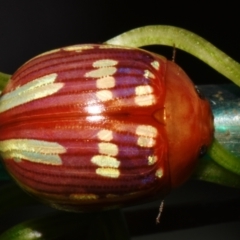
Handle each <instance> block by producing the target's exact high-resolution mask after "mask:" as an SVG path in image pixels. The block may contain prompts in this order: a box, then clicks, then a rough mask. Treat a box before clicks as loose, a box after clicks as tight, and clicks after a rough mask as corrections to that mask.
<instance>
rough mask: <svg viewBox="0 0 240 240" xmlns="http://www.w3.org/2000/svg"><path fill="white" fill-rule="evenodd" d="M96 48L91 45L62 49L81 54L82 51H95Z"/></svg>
mask: <svg viewBox="0 0 240 240" xmlns="http://www.w3.org/2000/svg"><path fill="white" fill-rule="evenodd" d="M93 48H94V47H93V46H91V45H73V46H68V47H64V48H62V49H63V50H64V51H76V52H81V51H82V50H88V49H93Z"/></svg>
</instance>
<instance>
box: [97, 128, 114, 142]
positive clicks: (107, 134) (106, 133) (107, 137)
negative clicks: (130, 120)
mask: <svg viewBox="0 0 240 240" xmlns="http://www.w3.org/2000/svg"><path fill="white" fill-rule="evenodd" d="M97 136H98V138H99V139H100V140H102V141H107V142H110V141H111V140H112V139H113V132H112V131H111V130H107V129H103V130H100V131H99V132H98V134H97Z"/></svg>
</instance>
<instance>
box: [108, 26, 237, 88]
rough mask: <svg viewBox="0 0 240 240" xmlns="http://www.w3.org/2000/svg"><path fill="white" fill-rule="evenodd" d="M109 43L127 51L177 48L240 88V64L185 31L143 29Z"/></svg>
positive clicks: (137, 29)
mask: <svg viewBox="0 0 240 240" xmlns="http://www.w3.org/2000/svg"><path fill="white" fill-rule="evenodd" d="M106 43H107V44H113V45H122V46H128V47H141V46H147V45H154V44H158V45H167V46H174V47H176V48H179V49H181V50H183V51H186V52H188V53H190V54H192V55H194V56H195V57H197V58H199V59H200V60H202V61H203V62H205V63H206V64H208V65H209V66H211V67H212V68H214V69H215V70H216V71H218V72H219V73H221V74H223V75H224V76H225V77H227V78H229V79H230V80H231V81H233V82H234V83H235V84H237V85H238V86H240V64H239V63H237V62H236V61H234V60H233V59H232V58H230V57H229V56H227V55H226V54H225V53H224V52H222V51H221V50H219V49H217V48H216V47H215V46H214V45H212V44H211V43H210V42H208V41H206V40H205V39H203V38H202V37H200V36H198V35H197V34H194V33H192V32H190V31H187V30H185V29H182V28H178V27H172V26H164V25H156V26H146V27H140V28H136V29H133V30H130V31H128V32H125V33H123V34H121V35H119V36H117V37H114V38H112V39H110V40H108V41H106Z"/></svg>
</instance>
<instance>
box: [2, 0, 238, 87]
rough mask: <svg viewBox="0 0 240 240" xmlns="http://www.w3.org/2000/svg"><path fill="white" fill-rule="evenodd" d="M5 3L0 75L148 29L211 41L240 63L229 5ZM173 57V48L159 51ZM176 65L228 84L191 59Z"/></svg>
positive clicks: (151, 0) (87, 0)
mask: <svg viewBox="0 0 240 240" xmlns="http://www.w3.org/2000/svg"><path fill="white" fill-rule="evenodd" d="M189 2H190V3H188V4H187V3H184V2H182V1H168V0H167V1H163V0H148V1H146V0H145V1H144V0H143V1H142V2H140V1H131V0H128V1H124V0H122V1H120V0H112V1H111V0H92V1H91V0H79V1H77V0H67V1H59V0H58V1H32V0H22V1H17V0H1V1H0V71H2V72H6V73H13V72H14V71H15V70H16V69H17V68H18V67H19V66H21V65H22V64H23V63H24V62H25V61H27V60H29V59H30V58H31V57H33V56H35V55H37V54H39V53H42V52H45V51H47V50H50V49H54V48H58V47H62V46H66V45H72V44H77V43H101V42H104V41H105V40H108V39H110V38H112V37H114V36H116V35H118V34H120V33H123V32H124V31H127V30H130V29H133V28H136V27H140V26H146V25H155V24H162V25H173V26H178V27H182V28H185V29H188V30H190V31H193V32H195V33H197V34H199V35H200V36H202V37H204V38H206V39H207V40H209V41H210V42H212V43H213V44H214V45H216V46H217V47H219V48H220V49H221V50H223V51H224V52H226V53H227V54H229V55H230V56H231V57H233V58H234V59H236V60H238V61H240V50H239V42H240V35H239V23H240V20H239V12H238V6H237V5H236V6H234V5H233V4H232V3H231V2H229V1H224V2H223V3H220V2H217V3H216V4H214V3H211V2H210V1H189ZM159 49H160V50H159V53H162V54H164V55H166V56H167V57H168V58H171V56H172V48H166V47H164V49H163V48H159ZM176 62H177V63H179V65H181V66H182V67H183V68H184V69H185V71H186V72H187V73H188V74H189V75H190V77H191V78H192V79H193V80H194V82H196V83H215V82H216V81H218V82H224V81H226V80H225V79H224V78H222V77H220V75H218V74H217V73H215V71H214V70H212V69H210V68H208V67H206V66H205V64H203V63H201V62H200V61H198V60H196V59H195V58H194V57H192V56H189V55H188V54H185V53H182V52H181V51H180V50H179V51H177V57H176Z"/></svg>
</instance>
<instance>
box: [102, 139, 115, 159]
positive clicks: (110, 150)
mask: <svg viewBox="0 0 240 240" xmlns="http://www.w3.org/2000/svg"><path fill="white" fill-rule="evenodd" d="M98 151H99V153H101V154H106V155H109V156H116V155H117V154H118V146H117V145H116V144H113V143H104V142H102V143H99V144H98Z"/></svg>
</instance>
